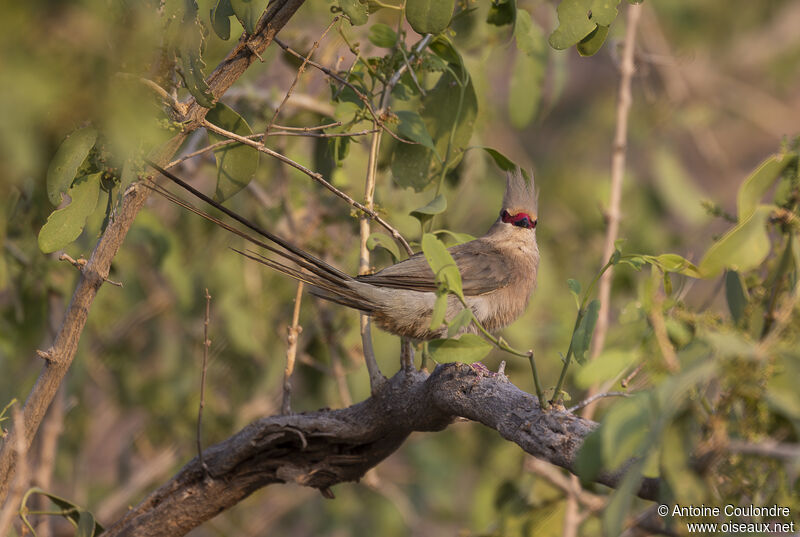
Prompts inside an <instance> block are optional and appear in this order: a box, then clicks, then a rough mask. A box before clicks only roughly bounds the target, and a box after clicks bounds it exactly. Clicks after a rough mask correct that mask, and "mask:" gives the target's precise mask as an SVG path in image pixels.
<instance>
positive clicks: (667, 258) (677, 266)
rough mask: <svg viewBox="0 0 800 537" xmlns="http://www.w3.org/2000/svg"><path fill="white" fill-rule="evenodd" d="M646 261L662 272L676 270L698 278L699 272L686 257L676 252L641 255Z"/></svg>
mask: <svg viewBox="0 0 800 537" xmlns="http://www.w3.org/2000/svg"><path fill="white" fill-rule="evenodd" d="M643 257H644V259H646V260H647V261H648V262H651V263H653V264H655V265H657V266H658V267H659V268H661V270H663V271H664V272H677V273H678V274H683V275H685V276H691V277H692V278H700V272H698V270H697V267H696V266H694V265H693V264H692V263H691V262H690V261H689V260H688V259H685V258H683V257H681V256H679V255H678V254H661V255H659V256H655V257H653V256H649V255H647V256H643Z"/></svg>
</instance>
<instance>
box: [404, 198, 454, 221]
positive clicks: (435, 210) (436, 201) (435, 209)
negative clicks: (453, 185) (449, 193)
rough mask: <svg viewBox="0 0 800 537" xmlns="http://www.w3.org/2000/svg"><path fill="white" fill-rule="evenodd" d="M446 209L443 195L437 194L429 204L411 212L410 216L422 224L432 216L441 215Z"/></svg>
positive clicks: (445, 199) (445, 200)
mask: <svg viewBox="0 0 800 537" xmlns="http://www.w3.org/2000/svg"><path fill="white" fill-rule="evenodd" d="M446 209H447V198H445V197H444V194H439V195H437V196H436V197H435V198H433V200H431V202H430V203H428V204H427V205H425V206H424V207H420V208H419V209H414V210H413V211H411V216H413V217H414V218H416V219H417V220H419V222H420V224H424V223H425V222H427V221H428V219H430V218H431V217H432V216H434V215H437V214H441V213H443V212H444V211H445V210H446Z"/></svg>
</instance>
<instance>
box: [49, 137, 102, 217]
mask: <svg viewBox="0 0 800 537" xmlns="http://www.w3.org/2000/svg"><path fill="white" fill-rule="evenodd" d="M95 141H97V131H96V130H95V129H93V128H91V127H84V128H82V129H78V130H76V131H73V132H72V134H70V135H69V136H67V137H66V138H65V139H64V141H63V142H61V145H60V146H59V147H58V151H56V154H55V156H54V157H53V160H51V161H50V166H48V168H47V199H49V200H50V203H52V204H53V205H58V204H59V203H61V195H62V194H63V193H64V192H66V191H67V189H68V188H69V185H70V184H72V180H73V179H75V174H77V173H78V168H80V167H81V164H83V161H85V160H86V157H87V156H89V151H91V150H92V147H93V146H94V143H95Z"/></svg>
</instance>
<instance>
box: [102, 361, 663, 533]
mask: <svg viewBox="0 0 800 537" xmlns="http://www.w3.org/2000/svg"><path fill="white" fill-rule="evenodd" d="M459 416H461V417H466V418H469V419H471V420H474V421H478V422H480V423H482V424H484V425H486V426H487V427H490V428H492V429H495V430H497V431H498V432H499V433H500V434H501V435H502V436H503V437H504V438H506V439H507V440H510V441H512V442H515V443H516V444H518V445H519V446H520V447H522V448H523V449H524V450H525V451H526V452H528V453H530V454H532V455H534V456H536V457H538V458H540V459H543V460H546V461H548V462H551V463H553V464H556V465H558V466H561V467H563V468H567V469H571V468H572V467H573V464H574V461H575V456H576V454H577V451H578V448H579V447H580V445H581V443H582V442H583V439H584V438H585V437H586V435H588V434H589V433H590V432H591V431H592V430H594V429H595V428H596V427H597V424H596V423H595V422H592V421H588V420H585V419H583V418H580V417H578V416H576V415H574V414H571V413H568V412H565V411H561V410H549V411H542V410H541V409H540V408H539V405H538V402H537V401H536V398H535V397H533V396H531V395H530V394H527V393H525V392H523V391H521V390H520V389H519V388H517V387H516V386H514V385H513V384H511V383H510V382H509V381H508V379H507V378H506V377H505V376H504V375H495V376H484V375H483V374H481V373H480V372H477V371H475V370H474V369H473V368H472V367H470V366H468V365H465V364H457V363H450V364H444V365H440V366H439V367H437V368H436V370H434V372H433V373H432V374H431V375H428V374H427V373H424V372H421V371H405V372H404V371H401V372H399V373H398V374H396V375H395V376H394V377H393V378H392V379H390V380H389V381H387V382H385V383H384V384H382V385H381V387H380V388H379V389H378V390H376V392H375V394H374V395H373V396H372V397H370V398H369V399H367V400H366V401H363V402H361V403H358V404H355V405H353V406H350V407H348V408H344V409H341V410H320V411H317V412H309V413H304V414H294V415H289V416H273V417H269V418H263V419H261V420H259V421H256V422H254V423H252V424H250V425H248V426H247V427H245V428H244V429H242V430H241V431H240V432H239V433H237V434H235V435H234V436H232V437H230V438H229V439H227V440H225V441H223V442H221V443H219V444H217V445H215V446H212V447H210V448H208V449H207V450H206V451H205V452H204V460H205V463H206V466H207V467H208V470H209V472H210V475H209V474H207V473H206V472H205V471H204V470H203V468H202V467H201V465H200V463H199V461H198V460H197V459H194V460H192V461H190V462H189V463H188V464H187V465H186V466H184V468H183V469H182V470H181V471H180V472H179V473H178V474H177V475H176V476H175V477H174V478H173V479H171V480H170V481H169V482H168V483H166V484H165V485H163V486H162V487H161V488H159V489H158V490H156V491H155V492H153V493H152V494H151V495H150V496H149V497H148V498H146V499H145V500H144V501H143V502H142V503H141V504H140V505H139V506H137V507H136V508H135V509H132V510H131V511H129V512H128V513H127V514H125V516H124V517H123V518H122V519H120V520H119V521H117V522H116V523H115V524H113V525H112V526H111V527H110V528H109V529H108V530H107V532H106V533H105V534H104V535H107V536H108V537H118V536H129V535H137V536H156V535H158V536H165V535H175V536H178V535H184V534H186V533H187V532H188V531H190V530H191V529H192V528H194V527H195V526H198V525H199V524H201V523H202V522H204V521H205V520H208V519H210V518H212V517H214V516H216V515H217V514H218V513H220V512H221V511H224V510H225V509H228V508H230V507H232V506H233V505H235V504H236V503H238V502H239V501H241V500H242V499H244V498H245V497H247V496H248V495H249V494H251V493H252V492H254V491H255V490H257V489H259V488H261V487H264V486H267V485H270V484H274V483H286V482H295V483H297V484H300V485H304V486H309V487H315V488H318V489H320V490H321V491H322V492H323V493H324V494H328V493H329V490H328V489H329V487H331V486H333V485H336V484H338V483H342V482H346V481H357V480H359V479H360V478H361V477H362V476H363V475H364V474H365V473H366V472H367V470H369V469H370V468H372V467H373V466H375V465H377V464H378V463H379V462H380V461H382V460H383V459H385V458H386V457H387V456H389V455H390V454H391V453H392V452H394V451H395V450H396V449H397V448H399V447H400V445H402V443H403V442H404V441H405V440H406V438H408V435H409V434H411V433H412V432H414V431H438V430H441V429H444V428H445V427H447V426H448V425H449V424H450V423H452V421H453V420H454V419H455V418H456V417H459ZM622 475H623V471H619V472H616V473H606V474H603V475H601V476H600V478H599V479H598V482H600V483H603V484H605V485H609V486H612V487H613V486H616V485H617V484H618V483H619V482H620V480H621V479H622ZM657 491H658V480H657V479H645V480H644V482H643V483H642V485H641V487H640V490H639V495H640V496H641V497H643V498H647V499H655V498H656V495H657Z"/></svg>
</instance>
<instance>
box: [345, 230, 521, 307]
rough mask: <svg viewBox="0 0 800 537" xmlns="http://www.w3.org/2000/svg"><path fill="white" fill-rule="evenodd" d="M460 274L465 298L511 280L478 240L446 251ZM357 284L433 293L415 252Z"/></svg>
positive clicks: (430, 279) (431, 280)
mask: <svg viewBox="0 0 800 537" xmlns="http://www.w3.org/2000/svg"><path fill="white" fill-rule="evenodd" d="M448 251H449V252H450V255H451V256H453V260H454V261H455V262H456V265H458V269H459V272H460V273H461V286H462V289H463V290H464V294H465V295H468V296H475V295H482V294H484V293H489V292H491V291H494V290H496V289H499V288H501V287H505V286H506V285H508V284H509V283H510V281H511V278H510V276H509V274H508V271H507V270H505V263H503V258H504V257H503V254H502V252H500V251H498V250H497V249H496V248H495V247H494V246H492V245H490V244H488V243H487V242H485V241H482V240H480V239H477V240H474V241H470V242H467V243H464V244H459V245H458V246H453V247H452V248H449V249H448ZM357 279H358V281H361V282H364V283H369V284H372V285H377V286H379V287H392V288H395V289H409V290H413V291H435V290H436V281H435V279H434V276H433V271H432V270H431V268H430V266H429V265H428V261H427V260H426V259H425V257H424V256H423V255H422V254H421V253H419V254H415V255H413V256H411V257H409V258H408V259H406V260H405V261H401V262H400V263H397V264H396V265H392V266H390V267H387V268H385V269H383V270H381V271H380V272H377V273H375V274H368V275H365V276H358V277H357Z"/></svg>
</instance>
